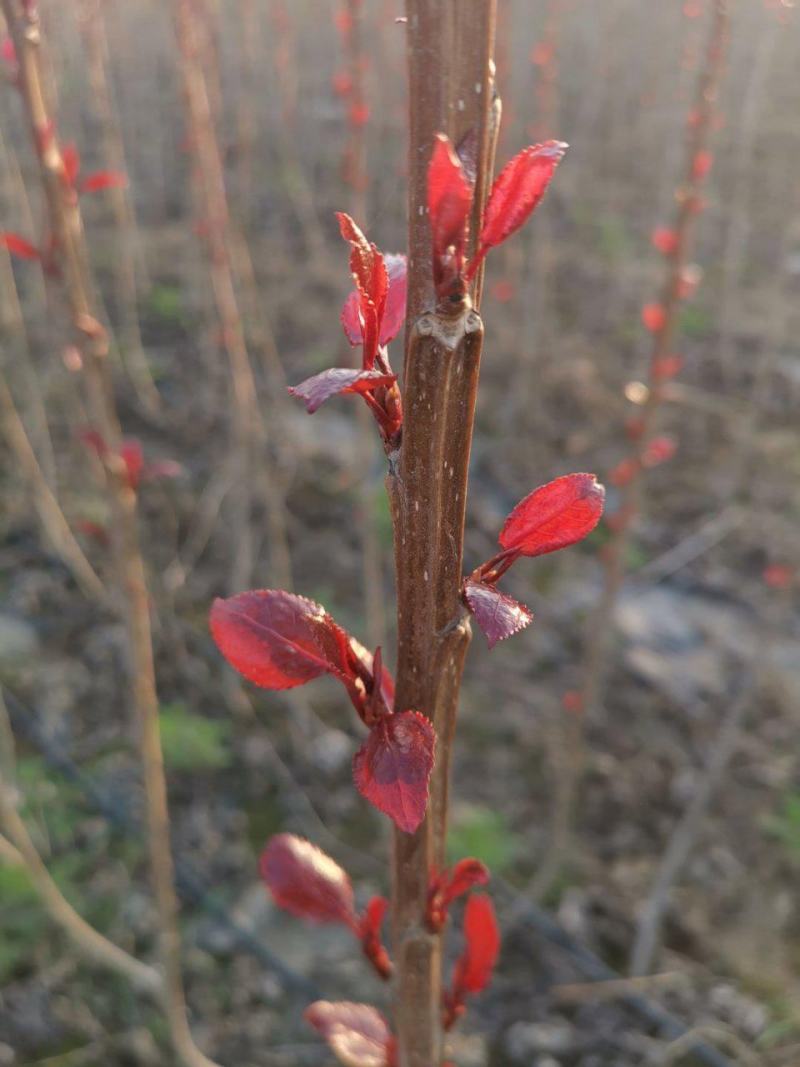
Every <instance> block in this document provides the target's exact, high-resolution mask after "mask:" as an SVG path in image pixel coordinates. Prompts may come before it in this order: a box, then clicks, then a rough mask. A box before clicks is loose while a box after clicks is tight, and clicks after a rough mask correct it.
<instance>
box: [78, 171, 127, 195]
mask: <svg viewBox="0 0 800 1067" xmlns="http://www.w3.org/2000/svg"><path fill="white" fill-rule="evenodd" d="M127 184H128V178H127V175H125V174H123V173H122V171H121V170H96V171H93V173H92V174H87V175H86V177H85V178H84V179H83V180H82V181H81V183H80V191H81V192H82V193H98V192H100V190H101V189H120V188H121V187H122V186H124V185H127Z"/></svg>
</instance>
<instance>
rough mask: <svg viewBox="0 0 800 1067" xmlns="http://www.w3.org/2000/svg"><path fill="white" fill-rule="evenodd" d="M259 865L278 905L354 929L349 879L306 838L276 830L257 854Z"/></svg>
mask: <svg viewBox="0 0 800 1067" xmlns="http://www.w3.org/2000/svg"><path fill="white" fill-rule="evenodd" d="M260 868H261V877H262V878H263V879H264V881H265V882H266V884H267V886H268V888H269V891H270V892H271V893H272V896H273V897H274V899H275V903H276V904H277V905H278V906H279V907H281V908H285V910H286V911H288V912H291V913H292V915H297V916H298V917H299V918H301V919H309V920H311V922H316V923H343V924H344V925H345V926H348V927H349V928H350V929H351V930H354V931H357V929H358V920H357V918H356V913H355V906H354V904H353V887H352V885H351V884H350V879H349V878H348V876H347V874H346V873H345V871H343V870H342V868H341V867H340V866H339V864H338V863H335V862H334V861H333V860H332V859H331V857H330V856H327V855H326V854H325V853H324V852H323V851H322V850H321V849H319V848H317V847H316V845H312V844H311V842H310V841H306V840H305V839H304V838H302V837H296V836H295V835H294V834H278V835H277V836H275V837H273V838H272V839H271V840H270V842H269V844H268V845H267V847H266V848H265V849H264V851H263V853H262V854H261V863H260Z"/></svg>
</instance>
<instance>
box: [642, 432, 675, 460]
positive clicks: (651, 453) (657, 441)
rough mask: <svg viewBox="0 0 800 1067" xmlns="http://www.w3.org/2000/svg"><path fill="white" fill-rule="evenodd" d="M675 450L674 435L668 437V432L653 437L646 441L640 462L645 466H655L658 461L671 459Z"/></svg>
mask: <svg viewBox="0 0 800 1067" xmlns="http://www.w3.org/2000/svg"><path fill="white" fill-rule="evenodd" d="M677 450H678V442H677V441H676V440H675V438H674V437H670V436H669V435H668V434H664V435H663V436H661V437H654V438H653V439H652V440H651V441H648V442H647V445H646V447H645V450H644V453H643V455H642V464H643V465H644V466H645V467H657V466H658V465H659V463H666V462H667V460H669V459H672V457H673V456H674V455H675V453H676V452H677Z"/></svg>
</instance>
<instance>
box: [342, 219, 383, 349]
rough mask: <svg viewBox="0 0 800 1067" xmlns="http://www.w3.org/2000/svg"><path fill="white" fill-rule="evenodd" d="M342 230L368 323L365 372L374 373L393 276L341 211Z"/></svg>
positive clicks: (375, 251) (363, 311)
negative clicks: (379, 335) (391, 276)
mask: <svg viewBox="0 0 800 1067" xmlns="http://www.w3.org/2000/svg"><path fill="white" fill-rule="evenodd" d="M336 217H337V218H338V220H339V229H340V230H341V233H342V237H343V238H344V239H345V241H348V242H349V244H350V249H351V251H350V271H351V273H352V275H353V278H354V280H355V283H356V288H357V289H358V292H359V294H360V298H361V301H360V302H361V317H362V318H363V320H364V369H365V370H371V369H372V365H373V363H374V362H375V354H376V352H377V349H378V334H379V330H380V323H381V321H382V319H383V313H384V308H385V305H386V297H387V294H388V291H389V276H388V274H387V273H386V266H385V264H384V261H383V256H382V255H381V253H380V252H379V251H378V249H377V248H376V247H375V245H374V244H370V243H369V241H368V240H367V239H366V237H365V236H364V234H363V233H362V232H361V230H360V229H359V228H358V226H357V225H356V224H355V222H353V220H352V219H351V218H350V216H349V215H346V214H345V213H344V212H343V211H338V212H337V213H336Z"/></svg>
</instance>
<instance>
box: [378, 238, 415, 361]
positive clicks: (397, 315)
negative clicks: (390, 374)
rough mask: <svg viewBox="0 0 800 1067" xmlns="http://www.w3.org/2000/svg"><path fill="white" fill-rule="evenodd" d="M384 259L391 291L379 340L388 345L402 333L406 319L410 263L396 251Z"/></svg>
mask: <svg viewBox="0 0 800 1067" xmlns="http://www.w3.org/2000/svg"><path fill="white" fill-rule="evenodd" d="M383 261H384V263H385V264H386V273H387V274H388V276H389V292H388V293H387V295H386V306H385V308H384V311H383V321H382V322H381V323H380V336H379V338H378V341H379V343H380V344H381V345H388V344H389V342H390V341H393V340H394V339H395V337H397V335H398V334H399V333H400V331H401V329H402V328H403V323H404V322H405V319H406V293H407V290H408V278H407V269H408V264H407V261H406V257H405V256H404V255H401V254H400V253H396V252H392V253H387V254H386V255H384V257H383Z"/></svg>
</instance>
